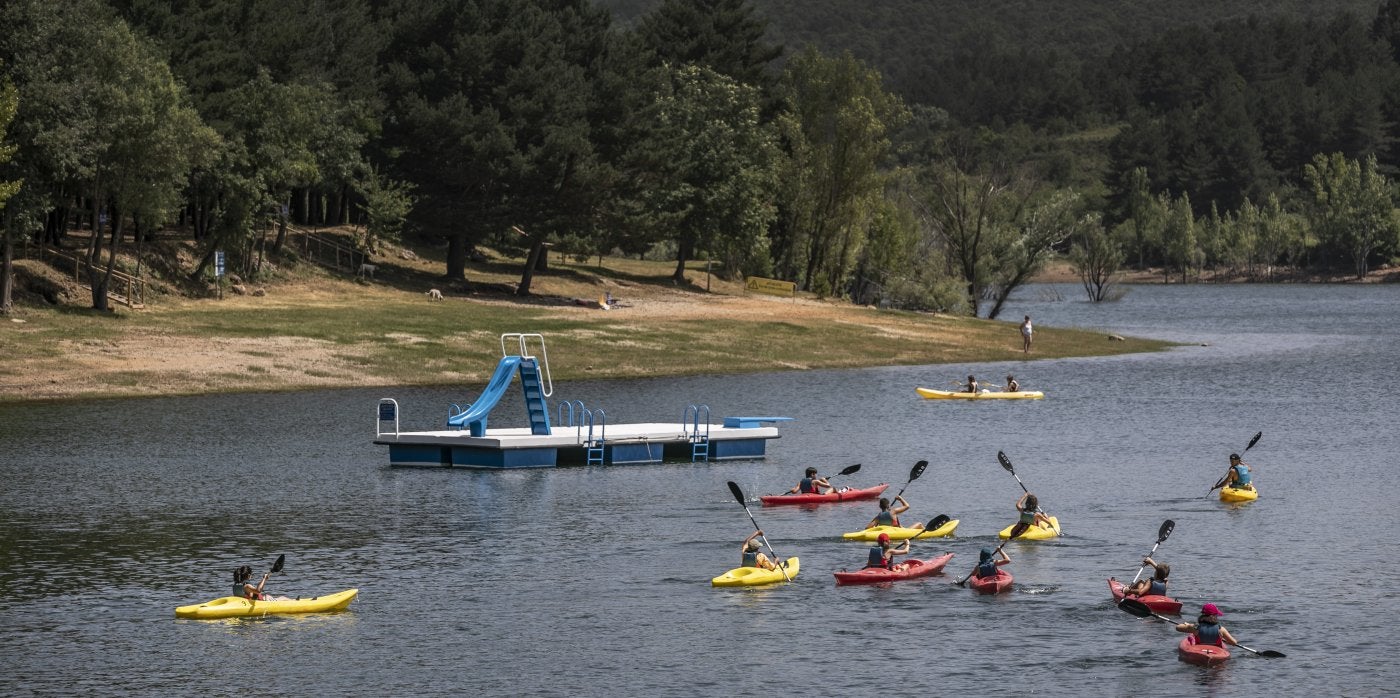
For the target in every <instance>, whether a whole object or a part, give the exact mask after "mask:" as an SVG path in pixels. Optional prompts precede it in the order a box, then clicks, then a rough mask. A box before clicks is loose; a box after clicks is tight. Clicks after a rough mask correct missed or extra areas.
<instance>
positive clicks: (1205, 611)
mask: <svg viewBox="0 0 1400 698" xmlns="http://www.w3.org/2000/svg"><path fill="white" fill-rule="evenodd" d="M1201 615H1203V616H1221V617H1222V618H1223V617H1224V616H1225V614H1224V613H1221V612H1220V609H1218V608H1216V607H1215V604H1213V603H1208V604H1205V605H1203V606H1201Z"/></svg>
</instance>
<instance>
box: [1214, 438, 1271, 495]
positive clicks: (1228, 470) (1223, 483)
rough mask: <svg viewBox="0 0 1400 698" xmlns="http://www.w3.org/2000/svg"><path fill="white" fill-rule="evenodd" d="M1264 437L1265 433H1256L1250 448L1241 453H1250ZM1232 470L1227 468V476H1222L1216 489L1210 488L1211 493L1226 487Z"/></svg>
mask: <svg viewBox="0 0 1400 698" xmlns="http://www.w3.org/2000/svg"><path fill="white" fill-rule="evenodd" d="M1262 436H1264V432H1262V431H1261V432H1258V433H1256V434H1255V435H1254V438H1252V439H1250V440H1249V445H1248V446H1245V447H1244V450H1243V451H1240V453H1246V452H1248V451H1249V449H1251V448H1254V444H1257V443H1259V439H1260V437H1262ZM1233 467H1235V466H1233V465H1232V466H1230V468H1233ZM1230 468H1226V469H1225V474H1224V475H1222V476H1221V477H1220V482H1217V483H1215V487H1212V488H1210V492H1214V491H1216V490H1218V489H1220V488H1221V487H1224V486H1225V481H1226V480H1229V479H1230ZM1210 492H1207V493H1206V496H1207V497H1209V496H1210Z"/></svg>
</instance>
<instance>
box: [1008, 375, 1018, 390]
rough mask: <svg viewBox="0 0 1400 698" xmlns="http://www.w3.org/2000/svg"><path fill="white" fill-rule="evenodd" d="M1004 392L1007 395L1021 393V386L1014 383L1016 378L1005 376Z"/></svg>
mask: <svg viewBox="0 0 1400 698" xmlns="http://www.w3.org/2000/svg"><path fill="white" fill-rule="evenodd" d="M1006 392H1008V393H1019V392H1021V384H1020V383H1017V382H1016V377H1015V376H1013V375H1011V374H1009V373H1008V374H1007V375H1006Z"/></svg>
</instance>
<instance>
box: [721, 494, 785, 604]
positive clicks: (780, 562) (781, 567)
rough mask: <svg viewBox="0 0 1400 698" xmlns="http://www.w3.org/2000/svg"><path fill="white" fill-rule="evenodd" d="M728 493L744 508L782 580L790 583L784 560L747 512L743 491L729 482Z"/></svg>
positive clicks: (751, 515) (747, 507)
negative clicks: (766, 547)
mask: <svg viewBox="0 0 1400 698" xmlns="http://www.w3.org/2000/svg"><path fill="white" fill-rule="evenodd" d="M729 491H730V492H733V493H734V499H736V500H738V502H739V506H742V507H744V513H745V514H748V515H749V521H752V522H753V530H755V531H758V532H759V535H758V537H759V538H762V539H763V544H764V545H766V546H768V552H769V553H770V554H771V555H772V556H773V564H774V565H777V566H778V570H779V571H780V572H782V573H783V579H786V580H787V581H789V582H791V581H792V577H789V576H788V573H787V565H785V564H783V563H784V562H785V560H782V559H780V558H779V557H778V553H777V551H775V550H773V544H772V543H769V542H768V536H765V535H763V529H761V528H759V527H758V521H757V520H755V519H754V517H753V512H751V511H749V503H748V502H747V501H745V500H744V491H743V490H741V489H739V485H737V484H735V482H734V481H733V480H730V481H729Z"/></svg>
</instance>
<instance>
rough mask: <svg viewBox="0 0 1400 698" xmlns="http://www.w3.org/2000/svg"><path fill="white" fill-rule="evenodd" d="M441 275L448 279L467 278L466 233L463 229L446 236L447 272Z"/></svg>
mask: <svg viewBox="0 0 1400 698" xmlns="http://www.w3.org/2000/svg"><path fill="white" fill-rule="evenodd" d="M443 276H444V277H446V278H447V279H448V280H449V281H457V280H459V279H460V280H465V279H466V278H467V234H466V232H464V231H458V232H455V233H453V234H452V235H450V236H448V238H447V272H446V273H445V274H444V275H443Z"/></svg>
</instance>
